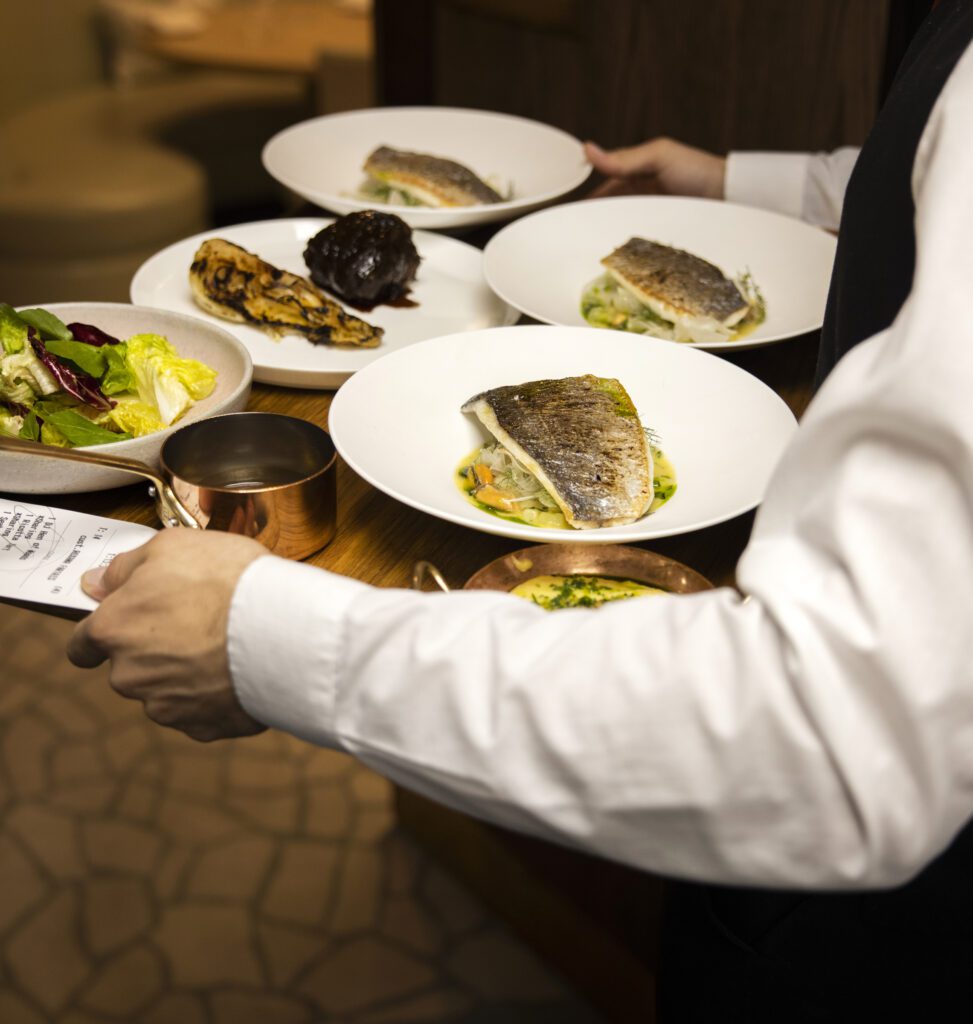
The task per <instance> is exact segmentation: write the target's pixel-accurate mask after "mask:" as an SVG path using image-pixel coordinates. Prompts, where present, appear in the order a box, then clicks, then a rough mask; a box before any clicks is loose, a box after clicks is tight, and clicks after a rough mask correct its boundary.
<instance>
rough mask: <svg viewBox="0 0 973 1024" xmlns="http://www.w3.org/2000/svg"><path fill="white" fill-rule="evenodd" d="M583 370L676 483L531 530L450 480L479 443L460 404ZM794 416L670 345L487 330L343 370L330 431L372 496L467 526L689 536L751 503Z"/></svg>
mask: <svg viewBox="0 0 973 1024" xmlns="http://www.w3.org/2000/svg"><path fill="white" fill-rule="evenodd" d="M585 373H592V374H595V375H597V376H600V377H617V378H618V379H619V380H620V381H621V382H622V384H623V385H624V386H625V388H626V389H627V390H628V393H629V394H630V395H631V397H632V400H633V401H634V403H635V405H636V407H637V409H638V410H639V414H640V416H641V419H642V423H643V425H645V426H648V427H652V428H653V429H654V430H656V431H657V432H658V433H659V434H660V435H661V438H662V447H663V450H664V451H665V453H666V455H667V456H669V458H670V459H671V460H672V462H673V464H674V465H675V469H676V474H677V479H678V489H677V491H676V493H675V495H674V496H673V497H672V498H671V499H670V500H669V501H668V502H667V503H666V504H665V505H663V506H662V508H660V509H659V511H658V512H655V513H653V514H652V515H651V516H646V517H644V518H643V519H641V520H639V521H638V522H637V523H632V524H631V525H630V526H613V527H607V528H605V529H601V530H584V531H580V530H551V529H535V528H534V527H531V526H527V525H520V524H518V523H511V522H507V521H505V520H503V519H498V518H497V517H496V516H492V515H490V514H489V513H487V512H483V511H481V510H480V509H478V508H477V507H476V506H474V505H473V504H472V503H471V502H470V501H468V500H467V498H466V497H465V496H464V495H463V494H462V492H461V491H460V489H459V488H458V487H457V485H456V471H457V469H458V467H459V465H460V462H461V460H462V459H463V458H464V457H465V456H467V455H469V453H470V452H471V451H473V450H474V449H475V448H476V447H477V446H478V445H479V444H480V443H481V442H482V439H484V438H486V437H487V436H488V435H487V432H486V431H485V430H484V429H483V428H482V427H481V426H480V424H479V422H478V421H477V420H476V419H475V417H472V416H469V415H464V414H463V413H461V412H460V406H461V405H462V404H463V403H464V402H465V401H466V400H467V399H468V398H470V397H471V396H473V395H475V394H476V393H477V392H479V391H483V390H484V389H486V388H493V387H499V386H500V385H504V384H519V383H521V382H523V381H529V380H541V379H545V378H557V377H569V376H577V375H581V374H585ZM795 429H796V423H795V420H794V417H793V415H792V414H791V412H790V410H789V409H788V408H787V406H786V405H785V404H784V402H782V401H781V399H780V398H778V397H777V395H776V394H775V393H774V392H773V391H771V390H770V388H768V387H767V386H766V385H765V384H763V383H761V382H760V381H759V380H757V378H756V377H753V376H751V375H750V374H749V373H746V372H745V371H744V370H741V369H739V368H738V367H736V366H734V365H733V364H732V363H729V362H727V361H726V360H723V359H719V358H717V357H716V356H711V355H708V354H707V353H705V352H694V351H693V350H692V349H689V348H686V347H684V346H682V345H673V344H671V343H670V342H667V341H659V340H658V339H652V338H643V337H639V336H636V335H631V334H622V333H620V332H601V331H598V330H597V329H596V328H594V327H534V326H531V327H499V328H494V329H492V330H487V331H477V332H476V333H475V334H466V335H452V336H451V337H446V338H433V339H432V340H431V341H425V342H423V343H422V344H420V345H413V346H412V347H411V348H409V349H405V350H404V351H402V352H396V353H394V354H393V355H391V356H389V357H388V358H387V359H382V360H380V361H379V362H376V363H373V364H372V365H371V366H368V367H366V368H365V369H364V370H363V371H362V372H361V373H359V374H356V375H355V376H354V377H353V378H352V379H351V380H350V381H348V383H347V384H345V385H343V387H342V388H341V390H340V391H339V392H338V394H337V395H336V396H335V399H334V402H333V403H332V405H331V414H330V418H329V430H330V432H331V436H332V438H333V439H334V443H335V445H336V446H337V448H338V451H339V452H340V453H341V456H342V458H343V459H344V460H345V461H346V462H347V463H348V464H349V465H350V466H351V467H352V469H354V470H355V472H357V473H358V474H359V475H360V476H362V477H364V478H365V479H366V480H367V481H368V482H369V483H371V484H373V485H374V486H375V487H377V488H379V490H382V491H384V492H385V493H386V494H389V495H391V496H392V497H393V498H397V499H398V500H399V501H403V502H405V503H406V504H407V505H411V506H413V508H417V509H421V510H422V511H423V512H428V513H430V514H431V515H434V516H439V517H440V518H441V519H447V520H449V521H450V522H453V523H460V524H462V525H463V526H469V527H471V528H473V529H474V530H483V531H485V532H486V533H496V534H500V535H502V536H506V537H518V538H520V539H522V540H526V541H534V542H535V543H538V544H541V543H543V542H545V541H552V542H565V541H579V540H584V541H589V542H602V543H608V542H615V541H618V542H626V541H636V540H645V539H647V538H650V537H667V536H670V535H672V534H677V533H686V532H688V531H690V530H698V529H700V528H702V527H704V526H710V525H711V524H713V523H719V522H722V521H723V520H725V519H731V518H732V517H733V516H736V515H739V514H740V513H741V512H746V511H747V510H748V509H751V508H753V507H754V506H755V505H757V504H759V502H760V500H761V499H762V497H763V494H764V489H765V487H766V486H767V481H768V479H769V478H770V474H771V473H772V472H773V469H774V466H775V465H776V464H777V460H778V458H779V457H780V454H781V452H782V451H783V450H784V448H785V447H786V445H787V443H788V441H789V439H790V438H791V435H792V434H793V433H794V431H795Z"/></svg>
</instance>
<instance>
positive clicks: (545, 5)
mask: <svg viewBox="0 0 973 1024" xmlns="http://www.w3.org/2000/svg"><path fill="white" fill-rule="evenodd" d="M904 2H905V0H803V2H802V3H791V4H788V3H781V2H780V0H721V2H719V3H714V2H713V0H681V2H679V3H672V2H669V0H543V2H538V3H523V2H522V3H519V4H518V3H515V2H512V0H421V2H419V3H415V4H413V3H409V4H402V3H400V2H398V0H375V14H374V16H375V32H376V46H377V50H378V53H379V56H380V59H379V61H378V73H379V81H378V95H379V101H380V102H381V103H389V104H400V103H438V104H447V105H453V106H471V107H484V108H487V109H490V110H499V111H503V112H504V113H511V114H520V115H522V116H525V117H532V118H536V119H538V120H541V121H545V122H547V123H549V124H553V125H556V126H557V127H559V128H563V129H564V130H565V131H568V132H571V133H572V134H573V135H576V136H578V137H579V138H591V139H595V140H596V141H598V142H600V143H601V144H602V145H605V146H621V145H631V144H632V143H634V142H638V141H640V140H642V139H645V138H649V137H651V136H653V135H672V136H674V137H675V138H679V139H682V140H684V141H686V142H690V143H693V144H694V145H698V146H703V147H705V148H708V149H713V150H717V151H725V150H727V149H728V148H730V147H733V148H736V149H799V150H807V149H832V148H835V147H836V146H840V145H850V144H858V143H861V142H862V141H863V140H864V138H865V135H866V133H867V132H868V130H869V128H870V127H871V124H872V121H873V119H874V116H875V112H876V110H877V109H878V105H879V102H880V99H881V95H882V92H883V87H884V85H885V84H886V81H887V77H888V73H887V70H886V65H887V63H888V62H889V59H891V61H892V62H893V63H894V62H895V60H896V59H897V58H898V57H899V56H901V52H902V46H901V42H902V40H901V38H900V37H901V36H902V34H903V31H905V32H907V31H908V30H909V28H910V26H912V23H913V22H912V21H911V20H908V19H903V17H902V16H900V14H899V8H901V6H902V4H903V3H904ZM916 3H918V0H916ZM890 7H893V8H895V11H894V12H893V13H894V14H895V17H894V18H893V19H892V22H891V23H890ZM913 20H914V19H913ZM903 26H904V28H903ZM890 27H891V28H892V30H893V31H894V38H893V39H892V40H891V42H892V44H893V45H892V52H891V53H889V48H888V45H887V43H888V41H889V39H890V37H889V30H890ZM900 29H901V30H900Z"/></svg>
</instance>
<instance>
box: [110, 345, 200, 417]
mask: <svg viewBox="0 0 973 1024" xmlns="http://www.w3.org/2000/svg"><path fill="white" fill-rule="evenodd" d="M126 344H127V349H128V351H127V353H126V362H127V363H128V367H129V369H130V370H131V371H132V373H133V374H134V375H135V381H136V386H137V388H138V394H139V398H141V399H142V401H143V402H145V403H147V404H149V405H154V406H155V407H156V408H157V409H158V410H159V417H160V419H161V420H162V422H163V423H164V424H165V425H166V426H168V425H169V424H170V423H172V422H174V421H175V420H177V419H178V418H179V417H180V416H181V415H182V414H183V413H184V412H185V411H186V410H187V409H188V408H189V407H190V406H191V405H192V404H193V402H194V401H199V399H201V398H205V397H206V396H207V395H209V394H210V393H211V392H212V390H213V388H214V387H215V385H216V371H215V370H213V369H211V368H210V367H208V366H206V365H205V364H204V363H200V362H198V361H197V360H195V359H183V358H182V357H181V356H180V355H179V353H178V352H177V351H176V350H175V348H173V346H172V345H170V344H169V342H168V341H166V339H165V338H163V337H162V336H161V335H158V334H134V335H132V337H131V338H129V339H128V341H127V343H126Z"/></svg>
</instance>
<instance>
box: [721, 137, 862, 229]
mask: <svg viewBox="0 0 973 1024" xmlns="http://www.w3.org/2000/svg"><path fill="white" fill-rule="evenodd" d="M858 153H859V150H858V148H857V147H854V146H847V147H844V148H842V149H837V150H835V151H834V152H833V153H730V154H729V155H728V157H727V162H726V183H725V186H724V191H725V195H726V198H727V199H728V200H730V202H734V203H743V204H744V205H746V206H760V207H763V208H764V209H767V210H776V211H777V212H778V213H785V214H787V215H788V216H789V217H797V218H799V219H801V220H806V221H807V222H808V223H809V224H815V225H817V226H818V227H822V228H827V229H828V230H830V231H836V230H837V229H838V224H839V222H840V221H841V206H842V203H843V202H844V198H845V189H846V187H847V185H848V179H849V178H850V177H851V172H852V171H853V170H854V167H855V161H856V160H857V159H858Z"/></svg>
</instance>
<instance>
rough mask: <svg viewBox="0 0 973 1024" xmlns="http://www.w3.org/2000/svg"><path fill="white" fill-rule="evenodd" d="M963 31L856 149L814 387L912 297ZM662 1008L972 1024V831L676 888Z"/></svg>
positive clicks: (917, 71)
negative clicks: (874, 864)
mask: <svg viewBox="0 0 973 1024" xmlns="http://www.w3.org/2000/svg"><path fill="white" fill-rule="evenodd" d="M971 40H973V0H942V2H941V3H939V5H938V6H937V7H936V8H935V10H933V12H932V13H931V14H930V15H929V17H928V18H927V19H926V20H925V21H924V22H923V24H922V26H921V28H920V29H919V31H918V32H917V34H916V37H915V39H914V40H913V42H912V44H911V45H910V47H909V50H908V52H907V53H906V55H905V57H904V58H903V60H902V63H901V65H900V68H899V71H898V73H897V75H896V78H895V81H894V83H893V85H892V87H891V89H890V91H889V94H888V97H887V99H886V102H885V104H884V105H883V107H882V111H881V113H880V114H879V116H878V118H877V119H876V122H875V125H874V127H873V129H872V131H871V133H870V135H869V137H868V140H867V142H866V144H865V146H864V147H863V149H862V152H861V155H860V156H859V158H858V161H857V163H856V165H855V170H854V173H853V174H852V177H851V180H850V182H849V184H848V190H847V192H846V195H845V204H844V209H843V212H842V217H841V228H840V232H839V237H838V248H837V254H836V257H835V265H834V271H833V274H832V280H831V289H830V292H829V296H828V305H827V312H826V315H825V322H824V327H823V329H822V337H821V348H820V352H819V358H818V368H817V375H816V378H817V379H816V383H818V384H820V382H821V381H822V380H824V378H825V377H826V376H827V374H828V373H829V372H830V371H831V369H832V368H833V367H834V365H835V363H836V362H837V361H838V360H839V359H840V358H841V357H842V356H843V355H844V354H845V353H846V352H847V351H848V350H849V349H851V348H852V347H854V346H855V345H857V344H858V343H859V342H860V341H864V340H865V339H866V338H868V337H870V336H871V335H873V334H875V333H877V332H878V331H881V330H884V329H885V328H886V327H888V326H889V325H890V324H891V323H892V321H893V320H894V319H895V317H896V314H897V313H898V311H899V309H900V308H901V306H902V303H903V302H904V301H905V299H906V297H907V295H908V293H909V290H910V288H911V285H912V276H913V271H914V269H915V233H914V227H913V222H914V214H915V209H914V206H913V202H912V192H911V177H912V165H913V162H914V158H915V153H916V148H917V146H918V144H919V139H920V137H921V135H922V132H923V129H924V128H925V125H926V122H927V120H928V118H929V114H930V112H931V111H932V108H933V105H934V104H935V102H936V99H937V98H938V96H939V94H940V92H941V91H942V89H943V86H944V85H945V83H946V80H947V78H948V77H949V75H950V74H951V72H952V71H953V68H954V67H955V66H956V64H957V62H958V61H959V59H960V57H961V56H962V54H963V52H964V51H965V50H966V48H967V46H968V45H969V44H970V42H971ZM970 144H971V145H973V124H971V125H970ZM970 187H971V188H973V182H971V183H970ZM969 229H970V234H971V237H973V224H971V225H969ZM659 1008H660V1020H661V1021H663V1022H664V1024H697V1022H706V1024H736V1022H747V1024H751V1022H760V1024H762V1022H767V1024H771V1022H772V1024H803V1022H812V1021H813V1022H824V1021H827V1022H842V1024H845V1022H848V1024H852V1022H853V1024H871V1022H873V1021H875V1022H882V1024H889V1022H897V1021H904V1022H906V1021H907V1022H910V1024H912V1022H915V1024H926V1022H929V1024H952V1022H962V1024H968V1022H970V1021H973V826H967V828H966V829H965V830H964V832H962V833H961V834H960V836H959V837H958V838H957V839H956V840H955V842H954V843H953V844H952V846H951V847H950V848H949V849H948V850H947V851H946V852H945V853H944V854H943V855H942V856H940V857H939V858H938V859H937V860H936V861H935V862H934V863H933V864H931V865H930V866H929V867H927V868H926V869H925V870H924V871H923V872H922V873H921V874H920V875H919V876H918V877H917V878H916V879H914V880H913V881H912V882H910V883H909V884H907V885H905V886H902V887H900V888H897V889H892V890H884V891H869V892H858V893H847V894H837V893H836V894H831V893H823V894H821V893H817V894H814V893H810V894H809V893H797V892H794V893H788V892H780V891H769V890H754V889H732V888H727V887H719V886H702V885H691V884H673V885H671V886H670V887H669V890H668V892H667V904H666V921H665V927H664V935H663V954H662V966H661V971H660V1000H659Z"/></svg>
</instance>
